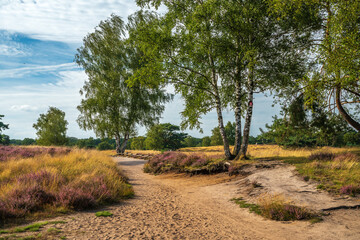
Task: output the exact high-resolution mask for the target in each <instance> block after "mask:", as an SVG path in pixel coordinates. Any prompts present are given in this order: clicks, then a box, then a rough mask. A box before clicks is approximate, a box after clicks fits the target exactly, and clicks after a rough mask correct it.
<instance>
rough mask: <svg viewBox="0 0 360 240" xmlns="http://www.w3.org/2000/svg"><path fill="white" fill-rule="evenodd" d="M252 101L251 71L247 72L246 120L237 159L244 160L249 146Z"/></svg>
mask: <svg viewBox="0 0 360 240" xmlns="http://www.w3.org/2000/svg"><path fill="white" fill-rule="evenodd" d="M253 101H254V73H253V70H252V69H250V71H249V78H248V106H247V110H246V118H245V126H244V135H243V140H242V144H241V149H240V154H238V156H237V159H238V158H246V153H247V149H248V145H249V135H250V127H251V120H252V113H253V105H254V103H253Z"/></svg>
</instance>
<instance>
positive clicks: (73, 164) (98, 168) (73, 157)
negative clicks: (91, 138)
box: [0, 149, 133, 197]
mask: <svg viewBox="0 0 360 240" xmlns="http://www.w3.org/2000/svg"><path fill="white" fill-rule="evenodd" d="M42 170H46V171H48V172H51V173H58V174H59V175H61V176H63V177H65V178H66V180H67V181H68V182H74V181H81V180H86V179H87V178H90V177H94V176H104V177H105V181H106V183H107V185H108V186H110V187H111V188H112V189H114V190H116V191H117V195H118V196H127V195H129V194H130V195H131V194H132V191H133V190H132V188H131V187H130V186H129V185H128V184H126V183H125V181H124V179H123V178H122V176H121V174H120V172H119V169H118V168H117V165H116V163H115V162H114V161H113V160H112V159H111V157H110V156H108V155H106V154H104V153H102V152H99V151H95V150H79V149H74V150H72V151H71V152H70V153H69V154H66V155H61V156H50V155H39V156H35V157H34V158H28V159H20V160H10V161H5V162H0V197H6V195H7V193H8V192H9V191H11V190H12V189H14V188H15V187H16V184H17V182H16V178H17V177H19V176H21V175H25V174H29V173H35V172H39V171H42ZM55 181H56V180H55ZM44 187H46V188H47V189H49V190H51V191H57V190H58V189H57V188H58V187H59V186H58V184H56V183H54V184H53V186H52V184H50V185H47V186H44Z"/></svg>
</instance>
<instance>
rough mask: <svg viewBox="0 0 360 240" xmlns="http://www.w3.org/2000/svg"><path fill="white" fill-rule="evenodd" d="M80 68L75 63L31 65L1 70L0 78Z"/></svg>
mask: <svg viewBox="0 0 360 240" xmlns="http://www.w3.org/2000/svg"><path fill="white" fill-rule="evenodd" d="M76 68H78V67H77V66H76V64H75V63H63V64H58V65H50V66H31V67H21V68H13V69H5V70H0V78H22V77H24V76H26V75H30V74H38V73H56V72H57V71H69V70H73V69H76Z"/></svg>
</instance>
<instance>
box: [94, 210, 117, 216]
mask: <svg viewBox="0 0 360 240" xmlns="http://www.w3.org/2000/svg"><path fill="white" fill-rule="evenodd" d="M112 215H113V214H112V213H111V212H108V211H101V212H97V213H95V216H97V217H111V216H112Z"/></svg>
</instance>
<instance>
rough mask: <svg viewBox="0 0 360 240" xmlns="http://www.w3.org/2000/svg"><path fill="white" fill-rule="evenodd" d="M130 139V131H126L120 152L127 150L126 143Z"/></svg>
mask: <svg viewBox="0 0 360 240" xmlns="http://www.w3.org/2000/svg"><path fill="white" fill-rule="evenodd" d="M128 140H129V133H125V136H124V140H123V142H122V143H121V146H120V152H121V153H124V152H125V149H126V144H127V142H128Z"/></svg>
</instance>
